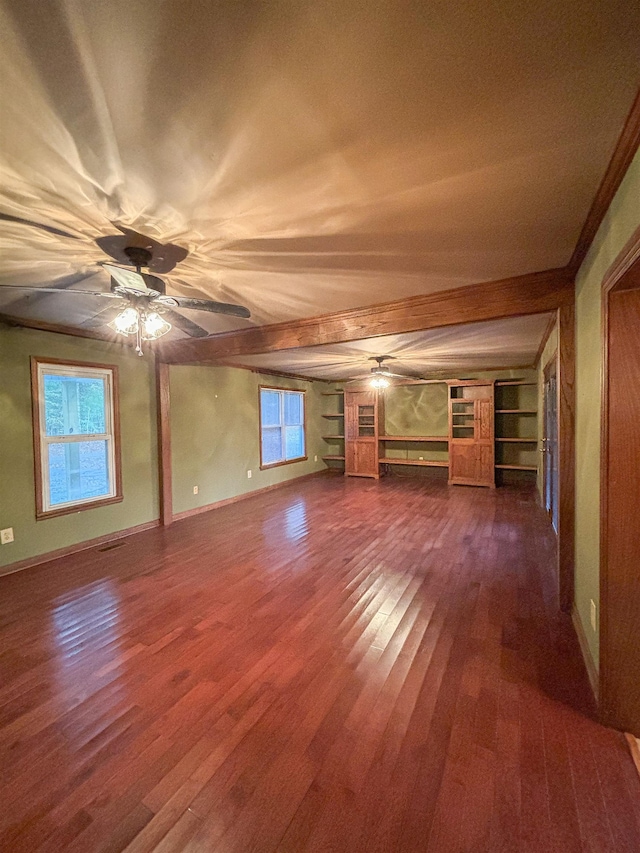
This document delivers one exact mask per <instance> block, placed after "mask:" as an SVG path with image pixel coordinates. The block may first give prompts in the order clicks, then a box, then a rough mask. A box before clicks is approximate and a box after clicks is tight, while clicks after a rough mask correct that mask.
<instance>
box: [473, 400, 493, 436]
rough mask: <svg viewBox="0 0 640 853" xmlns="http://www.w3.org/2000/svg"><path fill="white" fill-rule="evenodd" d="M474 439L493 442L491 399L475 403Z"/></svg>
mask: <svg viewBox="0 0 640 853" xmlns="http://www.w3.org/2000/svg"><path fill="white" fill-rule="evenodd" d="M474 408H475V413H474V414H475V427H476V429H475V439H476V441H493V398H490V399H482V400H476V401H475V406H474Z"/></svg>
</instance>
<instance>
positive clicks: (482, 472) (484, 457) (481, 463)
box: [477, 442, 496, 487]
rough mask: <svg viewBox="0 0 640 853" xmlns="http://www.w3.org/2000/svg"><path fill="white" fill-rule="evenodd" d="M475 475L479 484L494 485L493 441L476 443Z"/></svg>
mask: <svg viewBox="0 0 640 853" xmlns="http://www.w3.org/2000/svg"><path fill="white" fill-rule="evenodd" d="M477 459H478V463H477V477H478V485H479V486H491V487H493V486H495V483H496V478H495V467H494V452H493V442H491V443H483V444H478V456H477Z"/></svg>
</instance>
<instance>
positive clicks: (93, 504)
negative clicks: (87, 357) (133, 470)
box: [31, 356, 124, 521]
mask: <svg viewBox="0 0 640 853" xmlns="http://www.w3.org/2000/svg"><path fill="white" fill-rule="evenodd" d="M41 364H51V365H55V366H56V367H70V368H74V367H83V368H88V369H94V368H97V369H100V370H110V371H111V375H112V377H113V378H112V383H111V396H112V406H113V462H114V470H115V494H114V495H110V496H109V497H107V498H100V499H98V500H95V501H88V502H86V503H78V504H74V505H73V506H67V507H60V508H58V509H50V510H48V511H45V510H44V507H43V502H42V488H43V479H42V470H43V464H42V453H41V440H40V414H41V407H40V389H39V383H38V368H39V365H41ZM31 417H32V432H33V458H34V487H35V496H36V521H43V520H44V519H47V518H57V517H59V516H62V515H71V514H72V513H75V512H83V511H84V510H88V509H97V508H98V507H102V506H109V505H110V504H116V503H121V502H122V500H123V499H124V494H123V491H122V458H121V449H120V396H119V382H118V367H117V365H115V364H102V363H100V364H99V363H96V362H90V361H70V360H69V359H63V358H44V357H42V358H41V357H39V356H31Z"/></svg>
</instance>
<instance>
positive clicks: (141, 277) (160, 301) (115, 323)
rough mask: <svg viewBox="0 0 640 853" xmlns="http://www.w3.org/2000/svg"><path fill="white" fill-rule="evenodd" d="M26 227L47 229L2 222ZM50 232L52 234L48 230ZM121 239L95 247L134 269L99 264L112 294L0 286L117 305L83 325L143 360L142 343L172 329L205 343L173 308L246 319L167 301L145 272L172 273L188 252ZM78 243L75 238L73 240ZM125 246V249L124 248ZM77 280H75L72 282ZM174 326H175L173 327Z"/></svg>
mask: <svg viewBox="0 0 640 853" xmlns="http://www.w3.org/2000/svg"><path fill="white" fill-rule="evenodd" d="M2 218H4V219H12V220H13V221H18V222H21V223H22V224H26V225H32V226H36V227H39V228H44V226H40V225H39V224H38V223H32V222H29V221H28V220H20V219H17V218H16V217H7V216H3V217H2ZM45 230H48V231H51V230H52V229H50V228H46V229H45ZM120 230H121V231H122V235H113V236H112V235H109V236H108V237H100V238H98V239H97V240H96V243H97V244H98V245H99V246H100V248H102V249H103V250H104V251H106V252H108V254H110V255H111V256H112V257H114V258H115V259H116V260H119V261H122V262H124V263H126V264H129V265H130V266H132V267H134V268H135V269H128V268H127V267H122V266H120V265H118V264H113V263H101V264H100V266H101V267H102V269H104V270H105V271H106V272H107V273H108V274H109V275H110V277H111V288H110V290H108V291H99V290H79V289H64V288H60V287H19V286H14V285H0V287H3V288H9V287H11V288H12V289H14V290H25V291H27V292H28V294H29V295H31V294H38V293H39V294H43V293H46V294H51V293H66V294H81V295H83V296H87V295H89V296H96V297H98V298H103V299H116V300H118V302H117V303H115V304H113V303H112V304H111V305H108V306H107V307H106V308H104V309H102V310H100V311H98V313H97V314H95V315H94V316H93V317H92V318H91V319H89V320H87V321H85V322H84V323H82V324H81V325H82V326H84V327H85V328H87V327H88V328H97V327H99V326H102V325H107V326H109V327H110V328H112V329H113V330H114V331H115V332H117V333H118V334H121V335H127V336H128V335H134V336H135V341H136V352H137V353H138V355H142V342H143V341H151V340H156V339H157V338H160V337H162V336H163V335H165V334H166V333H167V332H169V331H170V330H171V328H172V325H173V326H176V327H177V328H178V329H180V330H181V331H183V332H185V333H186V334H187V335H189V336H190V337H192V338H206V337H208V336H209V334H210V333H209V332H208V331H207V330H206V329H203V328H202V326H199V325H198V324H197V323H194V322H193V320H190V319H189V318H188V317H183V316H182V315H181V314H179V313H177V312H176V311H174V310H172V309H174V308H181V309H184V308H186V309H189V310H197V311H208V312H209V313H212V314H226V315H230V316H232V317H241V318H243V319H248V318H249V317H250V316H251V312H250V311H249V309H248V308H245V307H244V306H243V305H235V304H232V303H228V302H218V301H216V300H214V299H192V298H190V297H186V296H167V294H166V287H165V283H164V281H163V280H162V279H161V278H159V277H158V276H157V275H153V274H151V273H149V272H144V273H143V272H142V269H143V268H146V269H149V268H152V269H154V271H155V270H158V271H163V272H168V271H169V270H171V269H173V267H174V266H175V265H176V263H178V262H179V261H180V260H183V259H184V258H185V257H186V256H187V251H186V250H185V249H183V248H181V247H178V246H175V245H173V244H171V243H169V244H166V246H163V245H162V244H160V243H157V242H156V241H154V240H151V239H149V238H146V237H144V236H143V235H141V234H137V232H135V231H131V230H130V229H124V228H120ZM54 233H56V234H60V235H61V236H68V237H73V235H71V234H67V233H66V232H63V231H59V230H58V229H54ZM74 239H75V238H74ZM123 244H124V245H123ZM76 280H77V277H74V278H73V279H72V281H73V282H75V281H76ZM169 320H171V322H169Z"/></svg>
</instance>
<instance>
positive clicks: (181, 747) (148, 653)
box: [0, 477, 640, 853]
mask: <svg viewBox="0 0 640 853" xmlns="http://www.w3.org/2000/svg"><path fill="white" fill-rule="evenodd" d="M552 558H553V554H552V540H551V536H550V530H549V527H548V523H547V521H546V518H545V517H544V515H543V513H542V511H541V510H540V509H539V508H538V507H537V506H536V504H535V499H534V495H533V494H532V492H531V491H528V490H523V489H518V488H515V487H508V488H502V489H498V490H496V491H495V492H492V491H489V490H485V489H476V488H464V487H448V486H447V485H446V484H443V483H442V482H437V481H425V480H422V479H420V480H417V479H413V478H396V477H390V478H386V479H383V480H381V481H379V482H378V481H363V480H359V479H345V478H342V477H327V478H320V479H317V480H311V481H307V482H305V483H303V484H300V485H298V486H296V485H295V484H293V485H291V486H288V487H286V488H283V489H281V490H278V491H276V492H271V493H268V494H264V495H261V496H257V497H255V498H252V499H250V500H247V501H244V502H242V503H238V504H235V505H232V506H228V507H224V508H222V509H219V510H217V511H214V512H211V513H207V514H203V515H199V516H195V517H193V518H189V519H187V520H185V521H182V522H179V523H177V524H175V525H173V526H172V527H170V528H167V529H166V530H162V529H155V530H150V531H147V532H145V533H141V534H139V535H137V536H133V537H130V538H128V539H126V540H121V541H120V542H118V543H117V544H116V545H114V546H111V547H109V546H107V547H105V546H102V547H101V548H98V549H96V550H94V551H89V552H83V553H80V554H77V555H74V556H72V557H67V558H65V559H61V560H58V561H56V562H53V563H49V564H47V565H46V566H43V567H41V568H38V569H29V570H26V571H24V572H22V573H18V574H15V575H10V576H7V577H4V578H0V618H1V627H0V639H1V646H0V649H1V652H0V675H1V678H2V681H1V686H0V726H1V728H0V767H1V768H2V781H1V783H0V803H2V808H1V810H0V822H1V823H0V849H2V850H3V851H11V853H18V851H29V853H33V851H61V850H68V851H78V853H93V851H110V853H115V851H122V850H126V851H128V853H133V851H136V853H141V851H151V850H155V851H190V853H192V851H225V853H231V851H242V852H243V853H245V851H256V853H267V852H268V851H282V853H284V851H288V853H289V852H290V853H293V851H320V850H323V851H327V850H331V851H350V853H351V851H353V853H365V851H366V853H376V851H377V852H378V853H402V852H403V851H421V853H423V851H424V852H426V853H446V852H447V851H491V853H500V851H505V853H506V851H508V853H514V851H535V853H547V851H559V853H572V851H576V853H577V851H591V853H595V851H598V853H599V851H611V853H614V851H615V853H621V852H622V851H629V853H631V851H636V853H637V851H638V850H640V780H639V779H638V778H637V775H636V771H635V768H634V766H633V763H632V760H631V757H630V755H629V753H628V751H627V747H626V745H625V743H624V740H623V737H622V735H620V734H619V733H617V732H613V731H611V730H608V729H605V728H603V727H601V726H600V725H598V724H597V723H596V722H594V720H593V713H594V709H593V703H592V700H591V698H590V693H589V687H588V682H587V676H586V673H585V671H584V668H583V666H582V663H581V660H580V655H579V650H578V644H577V640H576V639H575V636H574V634H573V630H572V627H571V625H570V620H569V618H568V617H567V616H564V615H561V614H559V613H558V612H557V603H556V597H555V594H554V588H555V581H554V579H553V577H552V568H551V567H552V566H553V559H552Z"/></svg>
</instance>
